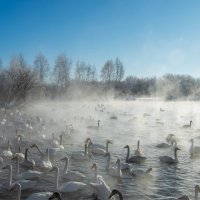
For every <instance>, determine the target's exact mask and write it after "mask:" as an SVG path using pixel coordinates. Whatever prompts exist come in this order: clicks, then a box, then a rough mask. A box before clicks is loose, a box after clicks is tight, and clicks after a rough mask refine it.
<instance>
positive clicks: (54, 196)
mask: <svg viewBox="0 0 200 200" xmlns="http://www.w3.org/2000/svg"><path fill="white" fill-rule="evenodd" d="M49 199H61V194H60V193H59V192H54V193H53V194H52V195H51V196H50V197H49Z"/></svg>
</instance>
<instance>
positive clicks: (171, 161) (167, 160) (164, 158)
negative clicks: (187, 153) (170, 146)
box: [159, 147, 181, 164]
mask: <svg viewBox="0 0 200 200" xmlns="http://www.w3.org/2000/svg"><path fill="white" fill-rule="evenodd" d="M178 150H181V149H179V148H178V147H176V148H175V149H174V158H172V157H170V156H160V157H159V159H160V162H163V163H168V164H175V163H178V162H179V161H178V157H177V151H178Z"/></svg>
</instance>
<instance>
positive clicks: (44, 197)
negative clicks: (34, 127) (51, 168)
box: [11, 183, 53, 200]
mask: <svg viewBox="0 0 200 200" xmlns="http://www.w3.org/2000/svg"><path fill="white" fill-rule="evenodd" d="M11 189H12V190H17V198H16V200H20V199H21V185H20V184H19V183H15V184H13V186H12V188H11ZM52 195H53V193H52V192H38V193H33V194H31V195H30V196H28V197H27V198H26V199H25V200H49V198H50V197H51V196H52Z"/></svg>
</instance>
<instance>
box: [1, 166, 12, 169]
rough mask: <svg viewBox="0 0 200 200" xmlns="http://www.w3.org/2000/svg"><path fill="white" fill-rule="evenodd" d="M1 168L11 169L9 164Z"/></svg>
mask: <svg viewBox="0 0 200 200" xmlns="http://www.w3.org/2000/svg"><path fill="white" fill-rule="evenodd" d="M2 169H12V166H11V165H6V166H5V167H3V168H2Z"/></svg>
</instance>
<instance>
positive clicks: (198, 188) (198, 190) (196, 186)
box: [195, 185, 200, 193]
mask: <svg viewBox="0 0 200 200" xmlns="http://www.w3.org/2000/svg"><path fill="white" fill-rule="evenodd" d="M196 192H200V186H199V185H195V193H196Z"/></svg>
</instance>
